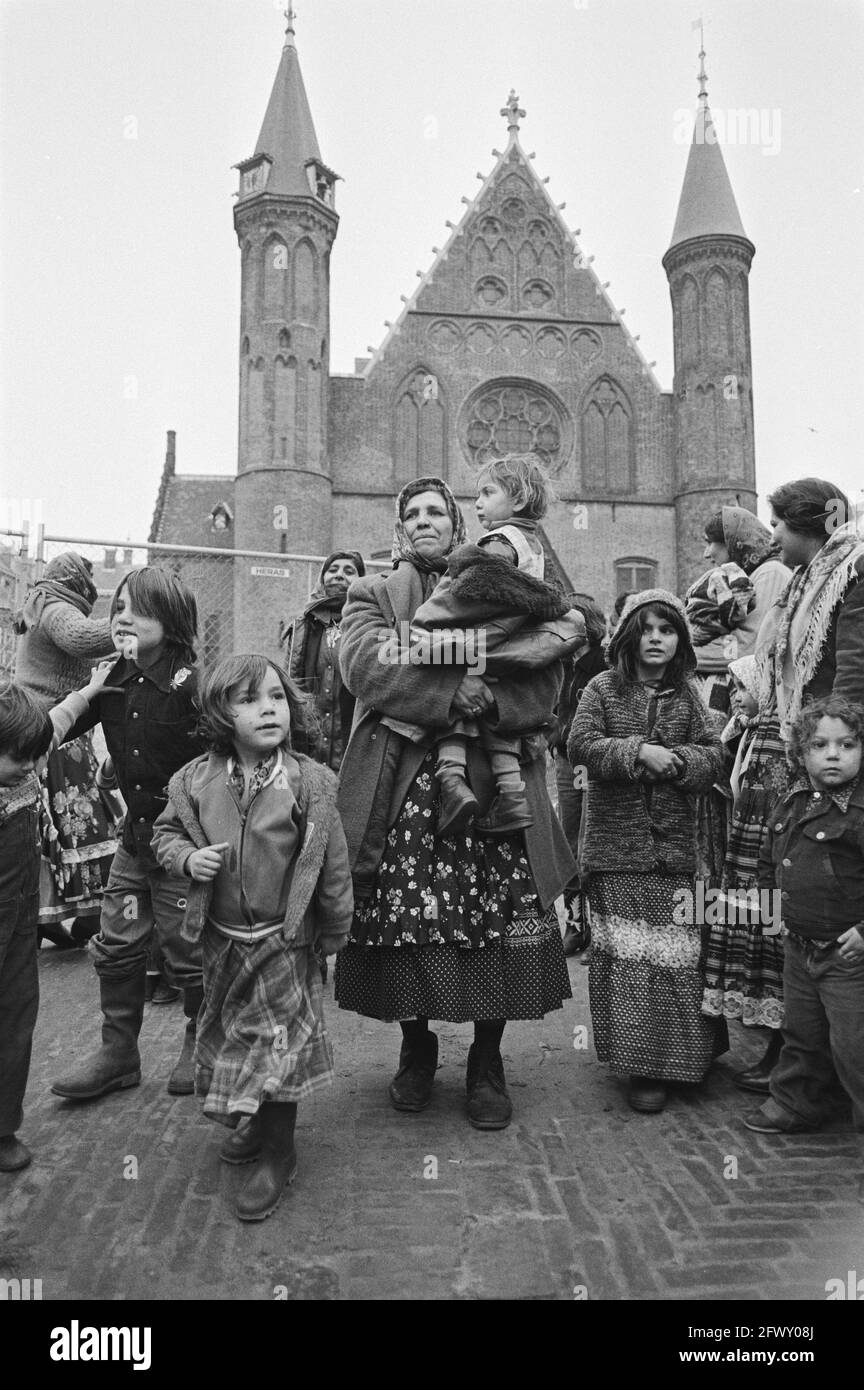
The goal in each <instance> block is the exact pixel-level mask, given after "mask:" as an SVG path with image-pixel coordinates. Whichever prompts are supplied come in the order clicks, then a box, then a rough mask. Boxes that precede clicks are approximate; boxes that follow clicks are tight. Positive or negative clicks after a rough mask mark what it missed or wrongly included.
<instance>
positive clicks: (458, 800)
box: [438, 772, 480, 835]
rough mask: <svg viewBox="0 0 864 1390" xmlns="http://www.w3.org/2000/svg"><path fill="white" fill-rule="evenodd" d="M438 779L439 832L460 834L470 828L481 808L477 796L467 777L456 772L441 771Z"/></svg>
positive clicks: (442, 833)
mask: <svg viewBox="0 0 864 1390" xmlns="http://www.w3.org/2000/svg"><path fill="white" fill-rule="evenodd" d="M438 781H439V783H440V786H441V804H440V806H439V808H438V834H439V835H444V834H447V835H459V834H461V833H462V832H463V831H464V830H467V829H468V826H469V825H470V824H471V822H472V820H473V819H474V817H475V816H476V814H477V812H478V810H479V809H480V808H479V806H478V804H477V798H476V796H475V795H474V793H473V792H472V790H471V788H470V787H469V785H468V783H467V782H466V781H465V778H464V777H459V776H458V775H457V774H456V773H453V772H444V773H439V774H438Z"/></svg>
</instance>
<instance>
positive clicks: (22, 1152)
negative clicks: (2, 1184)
mask: <svg viewBox="0 0 864 1390" xmlns="http://www.w3.org/2000/svg"><path fill="white" fill-rule="evenodd" d="M32 1161H33V1155H32V1154H31V1152H30V1150H29V1149H28V1147H27V1145H26V1144H22V1143H21V1140H20V1139H19V1138H18V1136H17V1134H4V1135H3V1136H2V1138H0V1173H17V1172H18V1171H19V1169H21V1168H26V1167H27V1165H28V1164H29V1163H31V1162H32Z"/></svg>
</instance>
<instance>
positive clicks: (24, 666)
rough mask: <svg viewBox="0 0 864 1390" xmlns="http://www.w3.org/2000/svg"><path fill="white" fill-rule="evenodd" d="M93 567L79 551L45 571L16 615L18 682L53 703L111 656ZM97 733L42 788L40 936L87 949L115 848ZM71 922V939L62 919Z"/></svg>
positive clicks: (66, 754)
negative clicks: (96, 608)
mask: <svg viewBox="0 0 864 1390" xmlns="http://www.w3.org/2000/svg"><path fill="white" fill-rule="evenodd" d="M95 602H96V587H95V585H94V583H93V566H92V564H91V563H90V561H89V560H87V559H86V558H85V557H84V556H83V555H78V554H76V552H75V551H74V550H67V551H64V552H63V554H62V555H58V556H57V557H56V559H54V560H51V561H50V563H49V564H48V565H47V566H46V568H45V572H44V574H43V576H42V578H41V579H40V580H39V581H38V582H37V583H36V584H34V586H33V587H32V589H31V590H30V592H29V593H28V595H27V598H26V600H25V602H24V606H23V608H22V609H21V610H20V612H18V613H17V614H16V615H15V630H16V632H17V633H18V634H19V637H18V648H17V652H16V659H15V680H16V682H17V683H18V684H19V685H22V686H23V687H24V689H25V690H29V691H30V692H31V693H32V694H33V695H36V696H38V697H39V698H40V699H41V700H43V701H44V703H45V706H46V708H50V706H52V705H56V704H57V703H58V702H59V701H60V700H62V699H63V698H64V697H65V696H66V695H68V694H69V692H70V690H77V689H78V688H79V687H80V686H81V685H83V684H84V682H85V681H86V680H87V678H88V676H89V674H90V668H91V666H92V665H93V663H94V662H95V661H97V660H99V658H101V657H105V656H110V655H112V654H113V652H114V644H113V642H112V641H111V631H110V619H109V618H93V617H91V613H92V610H93V605H94V603H95ZM97 767H98V759H97V757H96V753H95V750H94V747H93V736H92V734H85V735H84V736H83V737H81V738H76V739H73V740H72V742H70V743H67V744H64V745H63V747H62V748H58V749H57V750H56V751H55V752H53V753H52V754H51V755H50V757H49V759H48V766H47V768H46V771H45V775H44V778H43V784H42V817H41V833H42V874H41V880H40V894H39V931H40V934H41V936H42V937H47V939H48V940H49V941H53V942H54V944H55V945H57V946H60V947H64V948H69V947H71V946H74V945H76V944H77V945H84V943H85V942H86V941H87V940H89V938H90V937H91V936H92V935H94V933H95V932H97V931H98V930H99V911H100V905H101V899H102V887H103V884H104V883H105V881H106V880H107V877H108V869H109V867H110V864H111V860H112V858H113V856H114V851H115V850H116V848H117V840H116V838H115V834H114V826H113V823H112V822H111V821H110V820H109V817H108V815H107V814H106V810H105V807H104V806H103V803H102V798H101V796H100V793H99V789H98V787H97V786H96V769H97ZM71 917H74V918H75V922H74V925H73V928H72V935H71V936H70V935H69V934H68V933H67V932H65V931H64V930H63V926H62V922H63V920H64V919H68V918H71Z"/></svg>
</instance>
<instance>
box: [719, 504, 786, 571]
mask: <svg viewBox="0 0 864 1390" xmlns="http://www.w3.org/2000/svg"><path fill="white" fill-rule="evenodd" d="M722 517H723V538H724V540H725V542H726V549H727V550H728V551H729V559H730V560H734V562H735V564H736V565H740V566H741V568H742V570H743V571H744V573H745V574H752V573H753V571H754V570H755V569H758V567H759V565H762V564H764V563H765V561H766V560H770V559H773V558H775V557H776V556H777V555H778V553H779V546H777V545H776V544H775V541H774V537H773V536H772V534H771V532H770V531H769V530H768V527H767V526H766V525H765V523H764V522H763V521H760V520H759V518H758V516H754V514H753V512H748V511H747V509H746V507H723V508H722Z"/></svg>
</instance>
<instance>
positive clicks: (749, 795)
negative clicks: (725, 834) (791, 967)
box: [702, 713, 789, 1029]
mask: <svg viewBox="0 0 864 1390" xmlns="http://www.w3.org/2000/svg"><path fill="white" fill-rule="evenodd" d="M788 785H789V767H788V764H787V762H786V748H785V744H784V743H783V740H782V739H781V737H780V726H779V723H778V720H777V716H776V714H773V713H772V714H771V715H769V716H767V717H765V718H764V719H760V720H759V722H758V724H757V726H756V731H755V733H754V737H753V750H752V753H751V756H750V761H749V763H748V765H747V767H746V768H745V770H744V773H743V775H742V777H741V783H740V787H739V794H738V799H737V801H736V802H735V806H734V809H733V812H732V824H731V827H730V830H729V843H728V848H727V852H726V862H725V864H724V868H723V887H724V888H739V889H741V888H753V887H755V886H756V869H757V865H758V861H759V851H760V849H761V847H762V840H763V837H764V835H765V831H766V827H767V824H768V817H769V814H770V812H771V810H772V807H773V806H774V805H775V803H776V802H777V801H778V800H779V798H780V797H781V796H783V795H784V793H785V792H786V790H787V788H788ZM703 968H704V972H705V992H704V994H703V997H702V1010H703V1012H704V1013H706V1014H708V1015H710V1016H711V1017H713V1018H737V1019H740V1020H741V1022H742V1023H743V1024H744V1026H745V1027H747V1028H775V1029H777V1028H782V1026H783V942H782V939H781V938H780V937H779V936H766V935H765V934H764V932H763V931H762V928H761V927H760V926H759V925H758V924H756V925H750V924H749V923H747V922H741V923H730V924H726V925H723V924H717V925H716V926H712V927H711V928H710V929H709V931H708V938H707V943H706V947H705V954H704V960H703Z"/></svg>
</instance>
